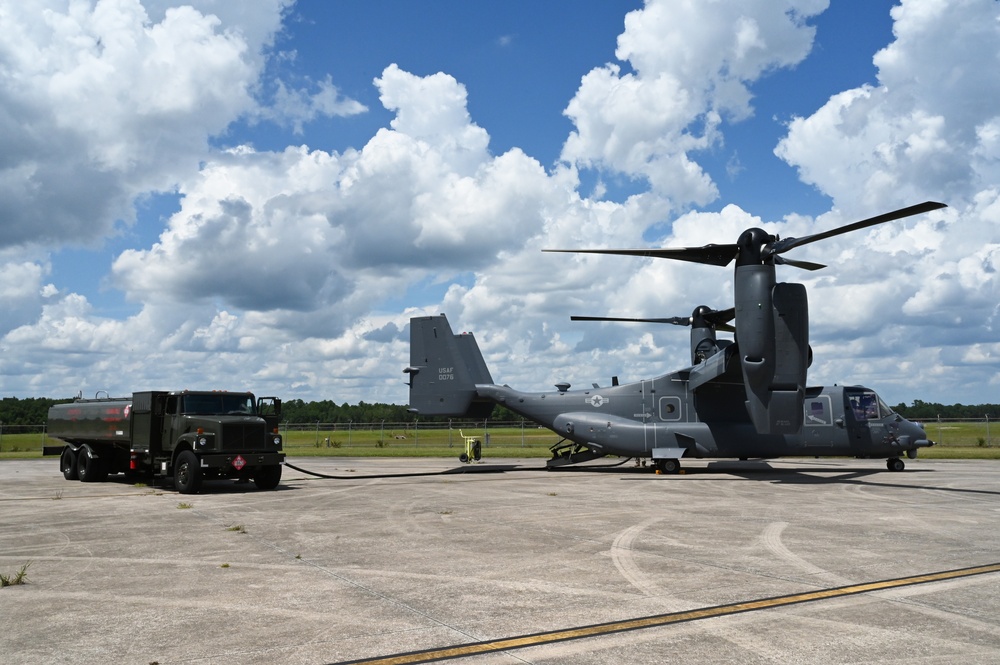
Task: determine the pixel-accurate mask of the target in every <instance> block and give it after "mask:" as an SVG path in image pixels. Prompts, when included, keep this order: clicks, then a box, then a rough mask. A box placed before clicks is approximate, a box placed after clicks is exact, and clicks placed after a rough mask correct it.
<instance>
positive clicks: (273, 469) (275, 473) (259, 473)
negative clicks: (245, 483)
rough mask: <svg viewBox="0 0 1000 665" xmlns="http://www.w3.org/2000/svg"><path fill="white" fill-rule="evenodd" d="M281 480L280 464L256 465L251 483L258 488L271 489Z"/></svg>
mask: <svg viewBox="0 0 1000 665" xmlns="http://www.w3.org/2000/svg"><path fill="white" fill-rule="evenodd" d="M279 482H281V465H280V464H269V465H268V466H262V467H258V468H257V470H256V471H254V474H253V484H254V485H256V486H257V489H259V490H273V489H274V488H275V487H277V486H278V483H279Z"/></svg>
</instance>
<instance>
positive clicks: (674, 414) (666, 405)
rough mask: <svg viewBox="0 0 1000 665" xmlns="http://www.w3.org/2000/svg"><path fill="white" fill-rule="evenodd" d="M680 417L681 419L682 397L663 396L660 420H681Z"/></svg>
mask: <svg viewBox="0 0 1000 665" xmlns="http://www.w3.org/2000/svg"><path fill="white" fill-rule="evenodd" d="M680 419H681V398H680V397H661V398H660V420H680Z"/></svg>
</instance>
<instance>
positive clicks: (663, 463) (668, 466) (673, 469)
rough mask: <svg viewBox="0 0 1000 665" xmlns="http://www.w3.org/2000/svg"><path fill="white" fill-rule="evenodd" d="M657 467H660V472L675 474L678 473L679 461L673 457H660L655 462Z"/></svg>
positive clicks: (679, 468)
mask: <svg viewBox="0 0 1000 665" xmlns="http://www.w3.org/2000/svg"><path fill="white" fill-rule="evenodd" d="M656 465H657V467H658V468H659V469H660V473H666V474H675V473H680V470H681V462H680V460H675V459H661V460H659V461H658V462H657V464H656Z"/></svg>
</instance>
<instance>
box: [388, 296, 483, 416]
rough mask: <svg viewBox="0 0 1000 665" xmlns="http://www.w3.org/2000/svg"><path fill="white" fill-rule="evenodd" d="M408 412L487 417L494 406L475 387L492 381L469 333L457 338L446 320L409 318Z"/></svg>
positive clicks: (440, 317)
mask: <svg viewBox="0 0 1000 665" xmlns="http://www.w3.org/2000/svg"><path fill="white" fill-rule="evenodd" d="M403 371H404V372H406V373H407V374H409V375H410V411H412V412H414V413H419V414H421V415H425V416H454V417H467V418H488V417H489V415H490V414H491V413H492V412H493V406H494V403H493V402H492V401H491V400H488V399H483V398H481V397H479V395H478V394H477V392H476V384H481V385H491V384H492V383H493V378H492V377H491V376H490V371H489V369H488V368H487V367H486V361H485V360H483V354H482V352H481V351H480V350H479V344H477V343H476V338H475V337H474V336H473V335H472V334H471V333H462V334H461V335H456V334H454V333H453V332H452V330H451V325H450V324H449V323H448V319H447V317H445V315H444V314H441V315H439V316H421V317H416V318H412V319H410V366H409V367H407V368H406V369H405V370H403Z"/></svg>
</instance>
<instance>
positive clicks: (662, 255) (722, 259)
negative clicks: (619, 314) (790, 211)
mask: <svg viewBox="0 0 1000 665" xmlns="http://www.w3.org/2000/svg"><path fill="white" fill-rule="evenodd" d="M542 251H543V252H564V253H569V254H617V255H620V256H643V257H647V258H653V259H674V260H675V261H690V262H692V263H707V264H709V265H713V266H726V265H729V263H730V262H732V260H733V259H735V258H736V251H737V247H736V245H705V246H704V247H680V248H677V249H543V250H542Z"/></svg>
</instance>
